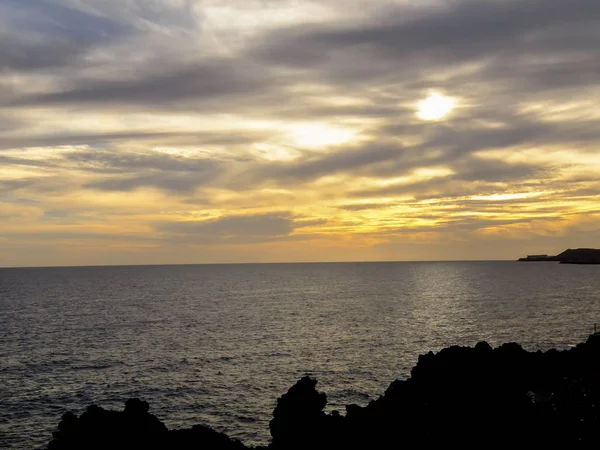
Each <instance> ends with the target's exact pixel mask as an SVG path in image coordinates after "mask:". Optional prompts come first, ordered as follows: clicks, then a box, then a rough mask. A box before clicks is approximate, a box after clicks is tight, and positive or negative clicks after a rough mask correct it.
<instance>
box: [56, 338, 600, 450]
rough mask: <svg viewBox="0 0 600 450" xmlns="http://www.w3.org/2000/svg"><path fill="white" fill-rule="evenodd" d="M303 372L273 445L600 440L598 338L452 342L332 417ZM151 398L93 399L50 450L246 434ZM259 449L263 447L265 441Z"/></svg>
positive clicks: (223, 439)
mask: <svg viewBox="0 0 600 450" xmlns="http://www.w3.org/2000/svg"><path fill="white" fill-rule="evenodd" d="M316 385H317V381H316V380H314V379H312V378H310V377H304V378H302V379H301V380H299V381H298V382H297V383H296V384H295V385H294V386H292V387H291V388H290V389H289V391H288V392H287V393H286V394H284V395H282V396H281V398H279V400H278V401H277V406H276V408H275V410H274V411H273V419H272V420H271V422H270V429H271V435H272V437H273V440H272V442H271V444H270V445H269V446H268V447H262V449H265V450H266V449H267V448H268V449H270V450H280V449H289V450H297V449H298V450H299V449H357V450H358V449H373V448H377V449H380V448H381V449H384V448H397V447H401V446H405V447H434V446H436V447H437V446H444V447H452V446H458V447H466V448H475V447H478V448H480V447H488V446H493V447H506V446H517V447H519V448H521V447H532V448H540V447H552V448H556V447H563V448H590V447H593V446H597V445H598V443H600V335H592V336H590V337H589V339H588V340H587V342H585V343H582V344H579V345H577V346H576V347H574V348H572V349H570V350H568V351H557V350H549V351H547V352H540V351H537V352H527V351H525V350H524V349H523V348H522V347H521V346H520V345H518V344H514V343H510V344H504V345H501V346H500V347H498V348H495V349H492V347H491V346H490V345H489V344H487V343H485V342H480V343H478V344H477V345H476V346H475V347H474V348H469V347H457V346H454V347H448V348H445V349H443V350H442V351H440V352H438V353H435V354H434V353H432V352H429V353H428V354H426V355H421V356H420V357H419V360H418V363H417V365H416V366H415V367H414V368H413V370H412V371H411V377H410V378H409V379H408V380H396V381H394V382H393V383H391V384H390V386H389V387H388V388H387V390H386V391H385V394H384V395H382V396H381V397H380V398H379V399H377V400H374V401H372V402H370V403H369V404H368V405H367V406H365V407H360V406H357V405H348V406H347V407H346V414H345V416H342V415H341V414H339V412H337V411H334V412H333V413H331V414H325V413H324V412H323V409H324V408H325V405H326V404H327V398H326V396H325V394H323V393H319V392H318V391H317V390H316ZM148 411H149V405H148V403H147V402H144V401H141V400H138V399H131V400H128V401H127V402H126V404H125V409H124V411H123V412H116V411H106V410H104V409H102V408H100V407H98V406H95V405H92V406H90V407H89V408H88V409H87V410H86V411H85V412H84V413H83V414H82V415H81V417H79V418H78V417H77V416H75V415H74V414H72V413H67V414H65V415H64V416H63V417H62V420H61V421H60V423H59V425H58V429H57V431H56V432H54V433H53V436H54V440H53V441H52V442H51V443H50V444H49V446H48V448H49V449H50V450H71V449H78V450H79V449H91V450H95V449H117V450H119V449H157V450H158V449H173V450H178V449H185V450H187V449H189V450H191V449H215V450H219V449H225V450H243V449H244V448H246V447H245V446H244V445H243V444H242V443H240V442H239V441H235V440H232V439H230V438H229V437H227V436H226V435H225V434H222V433H218V432H216V431H214V430H212V429H210V428H208V427H204V426H201V425H197V426H194V427H192V428H191V429H187V430H173V431H168V430H167V428H166V427H165V426H164V424H162V423H161V422H160V421H159V420H158V419H157V418H156V417H155V416H153V415H152V414H150V413H149V412H148ZM256 450H259V448H257V449H256Z"/></svg>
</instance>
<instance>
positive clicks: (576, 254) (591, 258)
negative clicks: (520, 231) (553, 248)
mask: <svg viewBox="0 0 600 450" xmlns="http://www.w3.org/2000/svg"><path fill="white" fill-rule="evenodd" d="M519 261H533V262H540V261H558V262H559V263H560V264H600V250H598V249H595V248H575V249H571V248H570V249H568V250H565V251H564V252H562V253H560V254H558V255H556V256H549V255H528V256H527V257H525V258H519Z"/></svg>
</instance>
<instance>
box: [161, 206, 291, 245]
mask: <svg viewBox="0 0 600 450" xmlns="http://www.w3.org/2000/svg"><path fill="white" fill-rule="evenodd" d="M295 228H296V226H295V224H294V220H293V218H292V216H291V215H290V214H289V213H266V214H254V215H230V216H224V217H219V218H216V219H209V220H201V221H198V220H186V221H177V222H163V223H158V224H156V225H155V229H156V230H157V231H160V232H162V233H165V234H166V235H167V237H166V238H167V239H168V240H177V241H185V242H190V243H196V244H217V243H224V242H226V243H237V244H240V243H248V242H254V243H256V242H266V241H273V240H280V239H287V238H289V236H290V234H291V233H292V232H293V231H294V229H295Z"/></svg>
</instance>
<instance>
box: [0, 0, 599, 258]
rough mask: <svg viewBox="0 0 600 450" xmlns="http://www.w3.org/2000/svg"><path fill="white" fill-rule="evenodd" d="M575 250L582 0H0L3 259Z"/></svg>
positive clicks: (588, 40) (592, 215)
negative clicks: (572, 248) (573, 248)
mask: <svg viewBox="0 0 600 450" xmlns="http://www.w3.org/2000/svg"><path fill="white" fill-rule="evenodd" d="M426 99H429V101H426ZM432 99H433V100H432ZM424 100H425V102H424ZM432 104H433V105H432ZM578 246H588V247H593V246H596V247H598V246H600V2H599V1H598V0H569V1H566V0H420V1H418V2H416V1H410V0H395V1H394V0H390V1H384V0H381V1H379V0H376V1H374V0H314V1H312V0H262V1H261V0H27V1H25V0H0V266H38V265H84V264H85V265H96V264H161V263H212V262H215V263H220V262H270V261H359V260H440V259H442V260H461V259H514V258H517V257H518V256H522V255H524V254H528V253H529V254H531V253H554V252H559V251H562V250H563V249H565V248H568V247H578Z"/></svg>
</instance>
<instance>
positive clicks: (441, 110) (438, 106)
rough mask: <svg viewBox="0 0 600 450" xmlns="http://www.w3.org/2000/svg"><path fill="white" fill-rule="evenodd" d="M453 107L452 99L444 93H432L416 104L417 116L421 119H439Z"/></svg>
mask: <svg viewBox="0 0 600 450" xmlns="http://www.w3.org/2000/svg"><path fill="white" fill-rule="evenodd" d="M453 109H454V101H453V100H452V99H451V98H450V97H446V96H445V95H442V94H438V93H434V94H430V95H429V96H428V97H427V98H426V99H424V100H421V101H420V102H419V104H418V105H417V116H418V117H419V119H421V120H440V119H442V118H444V117H446V116H447V115H448V114H450V112H452V110H453Z"/></svg>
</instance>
